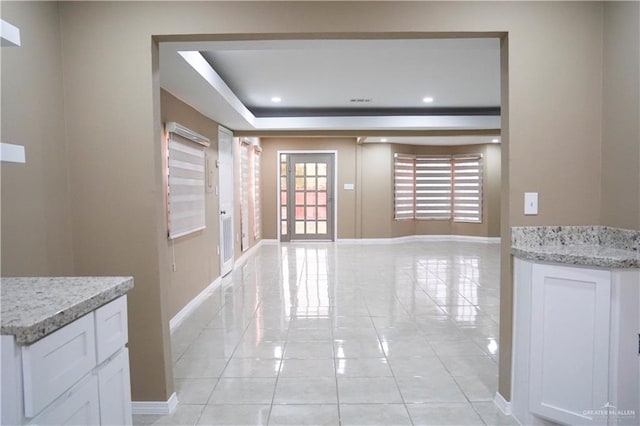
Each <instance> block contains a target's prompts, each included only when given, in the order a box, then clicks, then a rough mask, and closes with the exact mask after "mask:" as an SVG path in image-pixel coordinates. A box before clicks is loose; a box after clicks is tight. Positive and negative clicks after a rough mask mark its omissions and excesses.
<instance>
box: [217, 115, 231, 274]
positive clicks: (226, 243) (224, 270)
mask: <svg viewBox="0 0 640 426" xmlns="http://www.w3.org/2000/svg"><path fill="white" fill-rule="evenodd" d="M218 164H219V168H218V174H219V176H218V182H219V184H220V191H219V194H220V196H219V201H220V276H223V277H224V276H225V275H227V274H228V273H229V272H231V270H232V269H233V134H232V133H231V132H230V131H229V130H227V129H225V128H224V127H219V128H218Z"/></svg>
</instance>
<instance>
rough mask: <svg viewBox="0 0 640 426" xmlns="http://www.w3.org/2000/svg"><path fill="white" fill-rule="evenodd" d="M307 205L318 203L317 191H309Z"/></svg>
mask: <svg viewBox="0 0 640 426" xmlns="http://www.w3.org/2000/svg"><path fill="white" fill-rule="evenodd" d="M307 205H308V206H315V205H316V193H315V192H307Z"/></svg>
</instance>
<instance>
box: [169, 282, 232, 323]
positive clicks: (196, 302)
mask: <svg viewBox="0 0 640 426" xmlns="http://www.w3.org/2000/svg"><path fill="white" fill-rule="evenodd" d="M220 283H222V277H218V278H216V279H215V280H213V282H212V283H211V284H209V285H208V286H207V287H206V288H205V289H204V290H202V291H201V292H200V293H199V294H198V295H197V296H196V297H194V298H193V299H191V301H189V303H187V304H186V305H185V307H184V308H182V309H180V312H178V313H177V314H176V315H175V316H174V317H173V318H171V320H169V331H170V332H171V333H173V330H175V329H176V328H177V327H178V326H179V325H180V324H182V321H184V320H185V319H186V318H187V317H188V316H189V314H190V313H191V312H193V311H194V310H195V309H196V308H197V307H198V306H200V305H201V304H202V302H204V299H206V298H207V297H208V296H209V295H210V294H211V293H213V292H214V291H215V290H216V289H217V288H218V287H219V286H220Z"/></svg>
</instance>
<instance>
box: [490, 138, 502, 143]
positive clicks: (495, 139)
mask: <svg viewBox="0 0 640 426" xmlns="http://www.w3.org/2000/svg"><path fill="white" fill-rule="evenodd" d="M491 142H493V143H498V142H500V139H498V138H493V139H491Z"/></svg>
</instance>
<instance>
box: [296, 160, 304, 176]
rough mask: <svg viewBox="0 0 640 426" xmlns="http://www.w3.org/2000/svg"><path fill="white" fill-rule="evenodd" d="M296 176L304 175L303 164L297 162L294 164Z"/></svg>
mask: <svg viewBox="0 0 640 426" xmlns="http://www.w3.org/2000/svg"><path fill="white" fill-rule="evenodd" d="M296 176H304V164H303V163H297V164H296Z"/></svg>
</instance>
